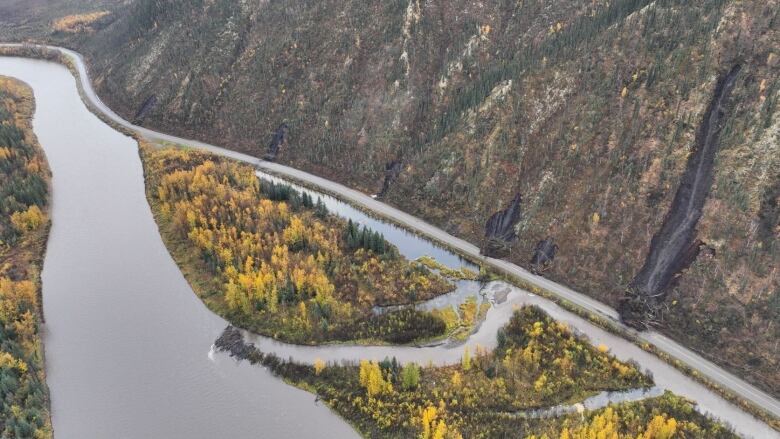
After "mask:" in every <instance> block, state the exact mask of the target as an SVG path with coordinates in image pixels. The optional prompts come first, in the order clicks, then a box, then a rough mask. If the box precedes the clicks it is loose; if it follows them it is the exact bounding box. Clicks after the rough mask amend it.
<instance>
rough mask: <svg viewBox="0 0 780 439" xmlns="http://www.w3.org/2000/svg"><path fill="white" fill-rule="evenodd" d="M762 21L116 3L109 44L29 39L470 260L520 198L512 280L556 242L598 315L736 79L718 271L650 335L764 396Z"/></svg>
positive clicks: (769, 214) (670, 6) (779, 156)
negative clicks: (465, 249) (443, 234)
mask: <svg viewBox="0 0 780 439" xmlns="http://www.w3.org/2000/svg"><path fill="white" fill-rule="evenodd" d="M83 3H89V2H86V1H84V2H83ZM779 6H780V5H778V1H777V0H770V1H766V0H762V1H759V0H749V1H742V2H736V1H728V0H699V1H695V2H690V1H684V0H656V1H651V0H615V1H610V2H606V1H600V0H597V1H590V0H588V1H579V0H575V1H553V0H524V1H522V2H518V1H503V0H483V1H471V0H469V1H465V0H447V1H444V0H428V1H424V2H423V1H420V0H382V1H378V0H377V1H365V0H360V1H357V0H338V1H336V0H322V1H316V2H312V1H305V0H281V1H274V2H268V1H265V0H241V1H239V0H216V1H208V2H207V1H202V0H195V1H192V0H187V1H184V0H133V1H129V2H126V3H122V4H118V5H117V6H115V7H114V8H112V9H111V10H112V11H113V15H112V17H113V20H109V19H108V18H106V19H105V20H106V21H105V23H108V24H106V25H105V27H102V28H100V29H96V30H94V31H92V32H90V33H85V34H77V35H60V34H57V33H52V32H51V31H41V32H40V33H41V36H39V38H43V39H47V40H50V41H54V42H64V43H66V44H69V45H72V46H75V47H76V48H77V49H79V50H81V51H83V52H85V53H86V54H87V56H88V57H89V60H90V63H91V67H92V69H93V71H94V72H95V74H96V78H97V86H98V90H99V92H100V94H101V97H102V98H103V99H104V100H105V101H107V102H108V103H109V104H110V105H111V106H112V107H114V108H116V109H118V110H119V111H120V112H121V113H123V114H124V115H125V116H128V117H132V116H133V115H134V113H135V111H137V109H138V108H140V107H141V106H142V104H143V102H144V101H145V100H146V99H147V98H148V97H149V96H150V95H151V94H154V95H156V96H157V97H158V104H157V106H156V107H155V110H154V111H152V112H151V113H150V114H149V115H148V116H147V117H146V120H145V125H147V126H150V127H156V128H159V129H162V130H165V131H169V132H173V133H178V134H182V135H186V136H192V137H197V138H200V139H203V140H207V141H212V142H215V143H218V144H222V145H226V146H229V147H234V148H236V149H239V150H242V151H244V152H249V153H252V154H256V155H259V154H261V151H264V150H265V148H266V147H267V145H269V143H270V142H271V141H272V138H273V133H274V132H275V130H276V129H277V128H278V127H279V126H280V124H281V123H283V122H286V123H287V124H288V126H289V130H290V133H293V135H292V136H291V139H290V141H289V142H288V145H287V146H286V147H285V148H282V149H281V150H280V152H279V154H278V155H277V157H276V160H278V161H281V162H284V163H288V164H291V165H294V166H297V167H300V168H303V169H306V170H308V171H311V172H314V173H317V174H320V175H323V176H326V177H329V178H332V179H336V180H339V181H341V182H343V183H346V184H348V185H351V186H353V187H356V188H359V189H361V190H363V191H365V192H367V193H378V192H381V193H382V195H383V197H384V199H385V200H386V201H387V202H389V203H392V204H395V205H398V206H400V207H401V208H403V209H404V210H407V211H409V212H411V213H414V214H416V215H419V216H422V217H424V218H426V219H427V220H429V221H432V222H434V223H436V224H438V225H440V226H442V227H443V228H445V229H447V230H448V231H450V232H452V233H454V234H456V235H459V236H462V237H465V238H467V239H470V240H471V241H473V242H481V240H482V239H483V236H484V232H485V228H484V227H485V224H486V222H487V220H488V219H489V218H490V216H491V215H493V214H494V213H495V212H496V211H497V209H499V207H498V206H505V205H507V204H508V203H509V202H510V200H512V199H513V197H514V196H515V194H517V193H522V194H524V200H523V216H522V218H520V220H519V222H518V223H517V224H516V225H515V226H514V227H513V229H514V230H515V231H516V233H517V239H516V240H514V241H513V243H512V244H511V247H510V248H511V250H512V251H511V255H510V256H508V257H509V258H511V259H512V260H513V261H514V262H517V263H519V264H523V265H526V266H529V265H530V264H529V261H530V260H532V257H533V255H534V249H535V246H536V244H537V243H538V242H539V240H541V239H543V238H544V237H546V236H554V237H555V240H556V242H557V243H558V244H559V245H560V248H559V250H558V251H557V252H556V254H555V264H554V265H552V266H551V267H550V268H549V269H548V270H547V271H546V272H545V276H548V277H550V278H552V279H555V280H557V281H560V282H563V283H565V284H568V285H570V286H572V287H574V288H576V289H579V290H582V291H585V292H588V293H589V294H592V295H593V296H594V297H597V298H599V299H601V300H605V301H607V302H609V303H612V304H613V305H617V303H618V301H619V299H620V298H621V297H622V294H623V291H625V289H626V286H627V285H628V284H629V282H630V281H631V280H632V279H633V278H634V276H635V275H636V274H637V273H638V272H639V271H640V269H641V267H642V266H643V264H644V262H645V259H646V258H647V256H648V254H649V253H650V251H651V247H652V246H651V241H652V237H653V235H654V234H655V233H656V232H657V231H658V230H660V229H661V227H662V224H663V220H664V217H665V215H666V213H667V212H669V211H670V207H671V205H672V203H673V199H674V196H675V193H676V191H677V188H678V187H680V184H681V180H682V179H683V175H684V173H685V169H686V164H687V163H688V161H689V157H690V155H691V154H692V152H693V151H694V150H695V149H696V140H695V139H696V133H697V129H698V127H699V126H700V125H701V123H702V120H703V118H704V117H705V114H706V112H707V106H708V104H709V102H710V101H711V98H712V96H713V95H714V93H715V90H716V87H717V82H718V81H717V79H718V77H719V75H720V74H721V73H722V72H728V71H729V69H730V68H731V67H732V66H733V65H735V64H737V63H739V64H740V65H741V66H742V71H741V73H740V75H739V76H738V77H737V78H736V80H735V82H734V84H733V91H732V93H731V101H732V106H733V109H732V110H731V112H730V115H729V118H728V120H727V121H726V122H725V124H724V126H723V128H722V132H721V135H720V149H719V152H718V154H717V157H716V159H715V161H714V166H713V168H712V185H711V190H710V193H709V196H708V197H707V199H706V201H705V202H704V204H703V206H702V208H701V217H700V219H699V221H698V223H697V225H696V230H697V233H696V236H697V238H698V239H701V240H702V241H704V242H706V243H707V244H708V246H710V247H711V248H712V249H713V250H714V256H710V257H707V258H702V257H699V258H697V259H696V260H695V261H694V262H693V263H692V265H691V266H690V268H689V269H688V270H687V271H686V273H685V275H684V276H682V277H680V278H679V282H677V285H676V286H673V287H671V288H670V289H669V290H668V291H667V293H666V294H667V295H668V297H667V303H668V304H669V310H668V311H665V313H666V315H665V318H664V324H663V327H662V330H663V331H665V332H667V333H669V334H671V335H672V336H674V337H676V338H678V339H680V340H682V341H684V342H686V343H688V344H689V345H691V346H692V347H694V348H697V349H700V350H702V351H703V352H704V353H705V354H707V355H708V356H710V357H711V358H714V359H715V360H716V361H718V362H720V363H721V364H725V365H727V366H729V367H731V368H733V369H736V370H738V371H739V372H740V373H741V374H743V375H744V376H747V377H750V378H751V379H752V380H754V381H755V382H758V383H760V384H762V385H764V386H765V387H767V388H770V389H771V390H772V391H773V392H775V393H776V394H777V393H778V392H780V373H778V370H780V367H778V358H780V347H779V346H778V344H777V343H776V340H778V339H780V325H777V324H776V321H778V319H780V297H778V296H780V292H779V291H778V290H780V286H779V283H780V280H779V279H780V273H778V272H777V267H780V248H778V247H780V246H778V245H777V238H778V226H777V221H778V215H777V211H778V209H777V196H778V189H777V188H778V183H777V181H778V179H780V173H779V172H778V171H777V170H778V169H780V149H779V148H780V146H778V145H780V112H778V111H777V101H778V98H780V80H778V78H780V51H778V47H780V30H778V27H780V16H778V11H780V7H779ZM395 163H399V164H402V165H400V166H398V165H395ZM388 164H393V165H392V166H390V167H388ZM388 175H389V176H390V178H387V179H386V178H385V177H387V176H388ZM385 183H386V184H385Z"/></svg>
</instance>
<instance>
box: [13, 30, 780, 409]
mask: <svg viewBox="0 0 780 439" xmlns="http://www.w3.org/2000/svg"><path fill="white" fill-rule="evenodd" d="M6 46H10V45H6ZM49 48H51V49H55V50H61V51H62V52H63V53H65V54H67V55H69V56H71V57H72V58H73V59H74V60H76V61H77V62H76V65H77V68H78V70H79V73H80V81H81V84H80V85H81V89H82V91H83V93H84V95H85V96H86V97H87V98H88V99H89V101H90V103H91V104H92V105H93V106H94V107H96V108H97V109H99V110H100V111H101V112H103V113H104V114H105V115H106V116H107V117H109V118H110V119H111V120H113V121H114V122H115V123H118V124H120V125H122V126H124V127H125V128H127V129H130V130H132V131H134V132H136V133H138V134H140V135H141V136H143V137H144V138H146V139H148V140H150V141H153V142H167V143H173V144H177V145H186V146H192V147H196V148H201V149H205V150H208V151H211V152H213V153H215V154H219V155H222V156H225V157H230V158H233V159H236V160H240V161H243V162H246V163H250V164H252V165H255V166H257V167H259V168H260V169H262V170H265V171H268V172H271V173H274V174H278V175H280V176H285V177H288V178H292V179H295V180H299V181H303V182H306V183H308V184H311V185H314V186H316V187H318V188H320V189H321V190H324V191H325V192H329V193H332V194H335V195H337V196H338V197H340V198H342V199H344V200H346V201H348V202H350V203H353V204H356V205H358V206H361V207H363V208H365V209H368V210H370V211H372V212H374V213H375V214H377V215H379V216H382V217H386V218H388V219H390V220H392V221H394V222H396V223H399V224H401V225H403V226H405V227H406V228H408V229H411V230H414V231H416V232H418V233H421V234H423V235H425V236H427V237H429V238H431V239H433V240H435V241H439V242H443V243H446V244H447V245H448V246H450V247H452V248H454V249H456V250H457V251H459V252H460V253H462V254H463V255H466V256H468V257H470V258H472V259H477V260H479V261H481V262H482V263H484V264H485V265H487V266H490V267H491V268H493V269H495V270H497V271H499V272H503V273H505V274H508V275H511V276H515V277H517V278H519V279H522V280H524V281H526V282H529V283H531V284H533V285H536V286H538V287H540V288H543V289H545V290H547V291H550V292H552V293H553V294H555V295H557V296H558V297H560V298H562V299H565V300H567V301H569V302H571V303H573V304H575V305H577V306H579V307H581V308H583V309H585V310H587V311H590V312H593V313H596V314H598V315H601V316H602V317H604V318H606V319H609V320H610V321H612V322H613V323H614V324H616V325H619V326H621V327H622V328H623V329H625V330H627V331H630V332H631V333H633V334H636V336H637V337H638V338H639V339H640V340H642V341H645V342H647V343H649V344H651V345H654V346H655V347H656V348H658V349H659V350H661V351H663V352H665V353H667V354H669V355H671V356H672V357H674V358H677V359H678V360H680V361H681V362H683V363H685V364H686V365H687V366H689V367H691V368H693V369H695V370H697V371H699V373H701V374H702V375H703V376H706V377H707V378H709V379H711V380H712V381H714V382H716V383H718V384H720V385H721V386H723V387H725V388H727V389H729V390H731V391H732V392H733V393H734V394H736V395H738V396H740V397H742V398H744V399H746V400H748V401H751V402H752V403H754V404H756V405H758V406H760V407H763V408H764V409H765V410H766V411H767V412H769V413H770V414H772V415H773V416H775V417H777V418H780V401H778V400H777V399H776V398H774V397H772V396H771V395H769V394H767V393H766V392H763V391H761V390H759V389H758V388H756V387H755V386H753V385H751V384H748V383H747V382H745V381H744V380H742V379H740V378H738V377H736V376H734V375H733V374H731V373H729V372H728V371H726V370H724V369H722V368H720V367H718V366H717V365H715V364H713V363H712V362H710V361H708V360H706V359H704V358H702V357H701V356H700V355H698V354H696V353H695V352H693V351H691V350H690V349H687V348H685V347H684V346H681V345H680V344H679V343H677V342H675V341H673V340H671V339H669V338H668V337H666V336H664V335H661V334H659V333H657V332H654V331H646V332H640V333H637V332H636V331H634V330H633V329H631V328H629V327H627V326H625V325H623V324H622V323H620V321H619V320H618V313H617V311H615V310H614V309H613V308H612V307H610V306H608V305H605V304H604V303H601V302H599V301H597V300H595V299H593V298H591V297H588V296H586V295H584V294H582V293H578V292H576V291H574V290H572V289H570V288H567V287H565V286H563V285H560V284H558V283H555V282H553V281H550V280H549V279H545V278H543V277H541V276H537V275H534V274H532V273H530V272H529V271H527V270H525V269H524V268H522V267H519V266H517V265H515V264H512V263H510V262H507V261H504V260H501V259H493V258H486V257H484V256H482V255H480V254H479V248H478V247H477V246H475V245H474V244H472V243H470V242H467V241H464V240H463V239H460V238H457V237H455V236H452V235H450V234H449V233H447V232H445V231H444V230H441V229H439V228H438V227H436V226H434V225H431V224H429V223H427V222H425V221H423V220H421V219H419V218H416V217H414V216H412V215H409V214H408V213H406V212H403V211H401V210H399V209H396V208H394V207H392V206H389V205H387V204H385V203H382V202H380V201H377V200H375V199H373V198H372V197H371V196H369V195H366V194H364V193H362V192H359V191H356V190H354V189H350V188H348V187H346V186H344V185H342V184H339V183H336V182H333V181H331V180H327V179H325V178H322V177H318V176H316V175H312V174H309V173H307V172H304V171H301V170H298V169H295V168H291V167H289V166H284V165H281V164H278V163H273V162H267V161H262V160H259V159H258V158H257V157H253V156H250V155H247V154H243V153H240V152H236V151H231V150H228V149H225V148H221V147H218V146H214V145H210V144H208V143H204V142H200V141H197V140H191V139H183V138H180V137H176V136H171V135H168V134H164V133H159V132H156V131H153V130H150V129H147V128H143V127H138V126H135V125H133V124H131V123H130V122H128V121H126V120H124V119H123V118H122V117H120V116H119V115H117V114H116V113H115V112H114V111H112V110H111V109H110V108H108V107H107V106H106V105H105V104H103V102H102V101H101V100H100V98H99V97H98V96H97V94H96V93H95V91H94V90H93V89H92V84H91V82H90V81H89V76H88V73H87V69H86V66H85V63H84V62H83V59H82V57H81V55H80V54H78V53H76V52H74V51H72V50H68V49H63V48H57V47H49Z"/></svg>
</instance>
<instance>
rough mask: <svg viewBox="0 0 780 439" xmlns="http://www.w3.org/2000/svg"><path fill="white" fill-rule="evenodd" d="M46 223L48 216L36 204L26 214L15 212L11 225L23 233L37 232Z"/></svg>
mask: <svg viewBox="0 0 780 439" xmlns="http://www.w3.org/2000/svg"><path fill="white" fill-rule="evenodd" d="M45 221H46V215H44V213H43V212H42V211H41V209H40V207H38V206H37V205H35V204H33V205H32V206H30V207H29V208H27V210H25V211H24V212H15V213H14V214H13V215H11V224H13V226H14V228H15V229H16V230H18V231H19V232H21V233H24V232H30V231H33V230H37V229H38V227H40V226H41V225H42V224H43V223H44V222H45Z"/></svg>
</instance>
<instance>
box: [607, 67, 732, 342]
mask: <svg viewBox="0 0 780 439" xmlns="http://www.w3.org/2000/svg"><path fill="white" fill-rule="evenodd" d="M739 71H740V66H739V65H735V66H734V67H733V68H732V69H731V70H730V71H729V73H727V74H726V75H724V76H723V77H721V78H720V79H719V80H718V83H717V85H716V87H715V93H714V95H713V98H712V100H711V101H710V104H709V105H708V107H707V110H706V111H705V113H704V118H703V120H702V123H701V126H700V127H699V130H698V132H697V134H696V145H695V146H696V149H695V150H694V152H693V154H691V156H690V158H689V159H688V163H687V165H686V168H685V172H684V173H683V175H682V178H681V180H680V186H679V187H678V188H677V193H676V194H675V196H674V200H673V201H672V205H671V207H670V209H669V212H668V213H667V214H666V217H665V219H664V222H663V224H662V225H661V228H660V229H659V230H658V232H657V233H656V234H655V236H653V239H652V241H651V242H650V252H649V254H648V255H647V259H646V260H645V263H644V265H643V266H642V268H641V269H640V270H639V273H638V274H637V275H636V277H634V279H633V280H632V281H631V283H630V284H629V286H628V290H627V292H626V294H625V296H624V298H623V300H622V301H621V303H620V306H619V311H620V315H621V318H622V319H623V320H624V321H625V322H626V323H627V324H629V325H631V326H634V327H637V328H640V329H642V328H646V327H648V326H651V325H653V324H655V323H657V322H658V319H659V316H660V314H661V311H662V308H663V302H664V298H665V296H666V293H667V291H668V290H669V288H670V287H671V286H672V285H673V281H674V280H675V279H676V278H677V276H679V275H680V273H682V271H684V270H685V269H686V268H688V267H689V266H690V265H691V263H692V262H693V261H694V260H695V258H696V256H697V255H698V253H699V249H700V247H701V246H702V244H703V243H702V242H701V241H700V240H697V239H696V225H697V224H698V222H699V219H700V218H701V215H702V209H703V208H704V203H705V201H706V200H707V196H708V195H709V192H710V187H711V186H712V180H713V175H714V173H715V169H714V168H715V155H716V153H717V152H718V148H719V146H720V133H721V130H722V129H723V125H724V122H725V120H726V117H727V116H728V112H727V110H726V103H727V101H728V97H729V95H730V93H731V91H732V89H733V88H734V83H735V82H736V79H737V74H738V73H739Z"/></svg>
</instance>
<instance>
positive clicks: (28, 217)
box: [0, 76, 52, 439]
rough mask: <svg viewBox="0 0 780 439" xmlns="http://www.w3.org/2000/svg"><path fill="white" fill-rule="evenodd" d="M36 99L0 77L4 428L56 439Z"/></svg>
mask: <svg viewBox="0 0 780 439" xmlns="http://www.w3.org/2000/svg"><path fill="white" fill-rule="evenodd" d="M34 112H35V100H34V97H33V93H32V90H31V89H30V88H29V87H28V86H27V85H26V84H24V83H22V82H20V81H18V80H16V79H12V78H7V77H4V76H0V330H1V331H2V332H1V333H0V344H2V348H1V349H0V383H2V397H3V403H2V404H0V407H1V408H0V433H2V436H3V437H7V438H25V437H36V438H40V439H45V438H51V437H52V426H51V415H50V400H49V390H48V387H47V385H46V372H45V369H44V362H45V356H44V352H43V341H42V337H41V331H42V328H43V323H44V315H43V309H42V299H43V298H42V294H41V276H40V275H41V270H42V267H43V257H44V254H45V253H46V242H47V239H48V236H49V230H50V226H51V222H50V221H49V209H48V206H49V199H48V198H49V188H50V184H51V173H50V171H49V166H48V164H47V162H46V157H45V155H44V153H43V150H42V149H41V147H40V145H39V144H38V141H37V138H36V136H35V133H33V129H32V118H33V114H34Z"/></svg>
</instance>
